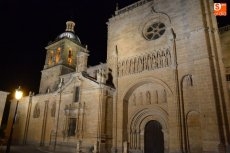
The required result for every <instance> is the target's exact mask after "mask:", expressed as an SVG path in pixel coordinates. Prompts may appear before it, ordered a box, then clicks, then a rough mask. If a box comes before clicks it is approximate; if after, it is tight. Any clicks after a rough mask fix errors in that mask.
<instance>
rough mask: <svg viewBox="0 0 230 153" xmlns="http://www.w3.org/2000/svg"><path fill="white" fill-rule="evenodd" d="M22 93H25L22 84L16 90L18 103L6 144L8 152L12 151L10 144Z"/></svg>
mask: <svg viewBox="0 0 230 153" xmlns="http://www.w3.org/2000/svg"><path fill="white" fill-rule="evenodd" d="M22 95H23V92H22V90H21V89H20V86H19V87H18V89H16V91H15V99H16V100H17V103H16V108H15V112H14V118H13V123H12V125H11V128H10V137H9V139H8V142H7V146H6V153H9V152H10V145H11V141H12V135H13V130H14V123H15V120H16V114H17V110H18V102H19V100H20V99H21V98H22Z"/></svg>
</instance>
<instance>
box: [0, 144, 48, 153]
mask: <svg viewBox="0 0 230 153" xmlns="http://www.w3.org/2000/svg"><path fill="white" fill-rule="evenodd" d="M5 150H6V146H1V147H0V153H5ZM10 153H52V152H50V151H45V149H42V148H40V147H38V146H32V145H20V146H11V147H10Z"/></svg>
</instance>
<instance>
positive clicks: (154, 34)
mask: <svg viewBox="0 0 230 153" xmlns="http://www.w3.org/2000/svg"><path fill="white" fill-rule="evenodd" d="M165 29H166V27H165V25H164V24H163V23H161V22H154V23H153V24H151V25H150V26H148V27H147V28H145V30H144V32H143V33H144V37H145V38H146V39H147V40H155V39H158V38H160V37H161V36H162V35H163V34H164V33H165Z"/></svg>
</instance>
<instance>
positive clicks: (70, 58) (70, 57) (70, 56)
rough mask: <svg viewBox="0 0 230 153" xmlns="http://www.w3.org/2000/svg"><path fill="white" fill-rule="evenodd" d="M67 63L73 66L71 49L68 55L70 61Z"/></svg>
mask: <svg viewBox="0 0 230 153" xmlns="http://www.w3.org/2000/svg"><path fill="white" fill-rule="evenodd" d="M67 61H68V64H69V65H71V64H72V50H71V49H69V54H68V59H67Z"/></svg>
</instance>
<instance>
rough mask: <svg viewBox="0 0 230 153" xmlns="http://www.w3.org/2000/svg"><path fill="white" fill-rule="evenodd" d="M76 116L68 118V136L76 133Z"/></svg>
mask: <svg viewBox="0 0 230 153" xmlns="http://www.w3.org/2000/svg"><path fill="white" fill-rule="evenodd" d="M76 123H77V119H76V118H69V127H68V136H69V137H70V136H75V134H76Z"/></svg>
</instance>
